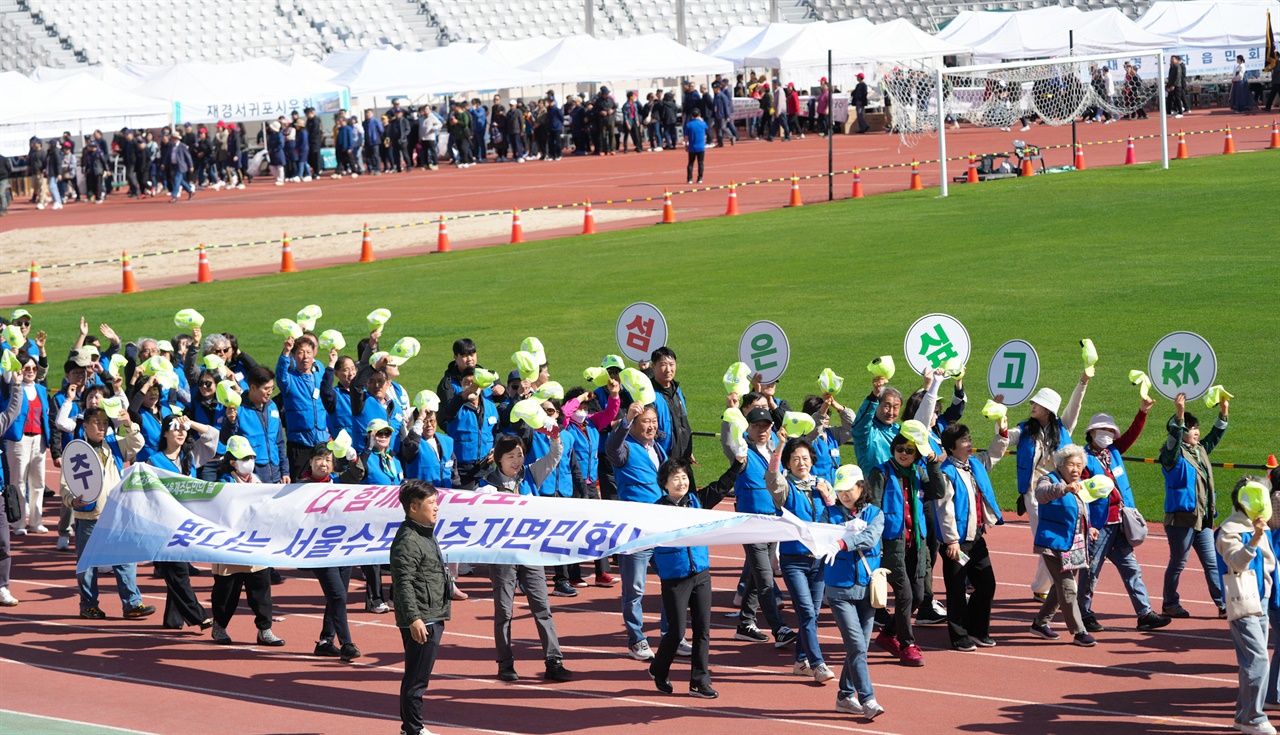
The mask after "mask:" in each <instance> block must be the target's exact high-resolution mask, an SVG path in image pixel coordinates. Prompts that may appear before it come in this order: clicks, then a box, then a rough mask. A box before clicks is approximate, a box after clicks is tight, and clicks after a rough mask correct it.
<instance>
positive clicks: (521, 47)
mask: <svg viewBox="0 0 1280 735" xmlns="http://www.w3.org/2000/svg"><path fill="white" fill-rule="evenodd" d="M561 40H562V39H560V38H548V37H547V36H535V37H533V38H520V39H516V40H499V39H494V40H492V41H489V42H488V43H486V44H484V45H483V46H482V47H481V48H480V53H482V54H484V55H485V56H487V57H488V58H490V59H493V60H494V61H497V62H500V63H503V64H506V65H508V66H524V65H525V64H527V63H529V62H530V61H533V60H534V59H536V58H538V57H539V56H542V55H543V54H545V53H547V52H548V51H550V50H551V49H552V48H554V47H555V45H556V44H557V43H559V42H560V41H561Z"/></svg>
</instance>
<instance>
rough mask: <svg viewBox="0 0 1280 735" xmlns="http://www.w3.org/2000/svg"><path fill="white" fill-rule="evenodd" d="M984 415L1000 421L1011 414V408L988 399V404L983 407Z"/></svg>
mask: <svg viewBox="0 0 1280 735" xmlns="http://www.w3.org/2000/svg"><path fill="white" fill-rule="evenodd" d="M982 415H983V416H986V417H987V418H989V419H991V420H992V421H999V420H1000V419H1002V418H1004V417H1005V416H1008V415H1009V409H1008V408H1007V407H1006V406H1005V405H1004V404H1003V403H997V402H996V401H987V405H985V406H983V407H982Z"/></svg>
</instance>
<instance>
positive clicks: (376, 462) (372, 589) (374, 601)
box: [353, 401, 404, 615]
mask: <svg viewBox="0 0 1280 735" xmlns="http://www.w3.org/2000/svg"><path fill="white" fill-rule="evenodd" d="M370 403H373V401H370ZM365 429H366V431H367V433H368V436H367V437H366V439H365V446H366V449H365V451H364V452H362V453H361V454H362V456H363V457H364V458H365V459H364V463H365V468H366V470H367V473H366V474H365V478H364V484H366V485H399V484H400V483H402V482H404V467H403V466H402V465H401V464H400V459H399V458H398V457H396V455H395V453H394V452H393V451H392V448H391V445H392V442H393V441H394V440H395V433H396V430H395V429H394V428H392V426H391V425H390V424H388V423H387V422H386V421H384V420H382V419H373V420H372V421H370V422H369V423H368V425H367V426H366V427H365ZM353 448H354V447H353ZM360 571H362V572H364V583H365V587H364V591H365V602H364V609H365V611H366V612H371V613H377V614H378V615H383V614H385V613H388V612H391V607H390V606H389V605H387V602H386V599H385V598H384V597H383V596H382V565H381V564H365V565H363V566H361V567H360Z"/></svg>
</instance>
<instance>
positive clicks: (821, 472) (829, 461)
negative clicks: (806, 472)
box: [813, 429, 840, 485]
mask: <svg viewBox="0 0 1280 735" xmlns="http://www.w3.org/2000/svg"><path fill="white" fill-rule="evenodd" d="M839 467H840V445H839V444H837V443H836V439H835V437H834V436H832V435H831V430H830V429H824V430H823V431H822V432H821V433H819V434H818V438H817V439H816V440H815V441H814V442H813V474H815V475H817V476H818V477H821V478H822V479H824V480H826V481H827V483H828V484H829V485H835V484H836V469H838V468H839Z"/></svg>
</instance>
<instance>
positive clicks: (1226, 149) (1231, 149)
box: [1222, 128, 1236, 156]
mask: <svg viewBox="0 0 1280 735" xmlns="http://www.w3.org/2000/svg"><path fill="white" fill-rule="evenodd" d="M1235 152H1236V142H1235V140H1234V139H1233V138H1232V137H1231V128H1227V137H1226V138H1225V139H1223V141H1222V155H1224V156H1229V155H1231V154H1232V153H1235Z"/></svg>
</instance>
